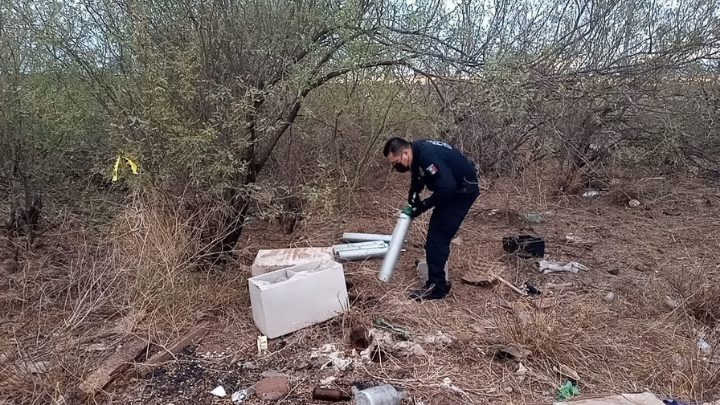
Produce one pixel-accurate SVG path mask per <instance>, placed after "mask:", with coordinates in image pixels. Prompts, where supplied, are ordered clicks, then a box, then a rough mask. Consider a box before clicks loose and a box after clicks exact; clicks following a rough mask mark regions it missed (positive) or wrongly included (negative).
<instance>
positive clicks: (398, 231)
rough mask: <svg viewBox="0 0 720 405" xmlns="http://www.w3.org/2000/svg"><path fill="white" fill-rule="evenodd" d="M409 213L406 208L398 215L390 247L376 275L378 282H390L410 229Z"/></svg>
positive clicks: (408, 208) (409, 210)
mask: <svg viewBox="0 0 720 405" xmlns="http://www.w3.org/2000/svg"><path fill="white" fill-rule="evenodd" d="M410 213H411V208H410V206H407V207H405V208H403V209H402V211H400V213H399V214H398V220H397V223H395V229H393V233H392V237H391V238H390V246H389V248H388V251H387V253H386V254H385V257H384V258H383V262H382V266H381V267H380V273H379V274H378V279H380V281H383V282H386V283H387V282H388V281H390V277H392V274H393V271H395V264H396V263H397V261H398V258H399V257H400V251H401V250H402V246H403V242H404V241H405V237H406V236H407V233H408V230H409V229H410V224H411V223H412V218H411V217H410Z"/></svg>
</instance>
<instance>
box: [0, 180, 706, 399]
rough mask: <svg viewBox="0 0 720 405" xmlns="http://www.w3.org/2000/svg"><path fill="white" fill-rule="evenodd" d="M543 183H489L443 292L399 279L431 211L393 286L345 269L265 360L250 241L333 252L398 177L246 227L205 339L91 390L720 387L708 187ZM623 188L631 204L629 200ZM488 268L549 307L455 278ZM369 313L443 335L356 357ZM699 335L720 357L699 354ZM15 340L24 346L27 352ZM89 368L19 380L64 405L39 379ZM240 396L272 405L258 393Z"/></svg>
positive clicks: (455, 251) (186, 395)
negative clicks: (534, 238)
mask: <svg viewBox="0 0 720 405" xmlns="http://www.w3.org/2000/svg"><path fill="white" fill-rule="evenodd" d="M539 184H543V183H542V182H541V181H538V179H532V178H526V179H524V180H518V181H506V182H498V183H496V184H494V185H491V186H488V187H486V189H484V190H483V192H482V195H481V196H480V198H479V199H478V201H477V202H476V203H475V205H474V207H473V209H472V210H471V212H470V214H469V215H468V217H467V219H466V221H465V222H464V224H463V226H462V228H461V230H460V231H459V233H458V235H457V239H456V240H455V242H454V243H453V245H452V253H451V258H450V262H449V269H450V270H449V274H450V279H451V281H452V283H453V286H452V291H451V294H450V295H449V296H448V297H447V299H445V300H442V301H430V302H423V303H417V302H414V301H410V300H408V299H407V294H408V292H409V290H410V289H412V288H413V287H415V286H417V285H419V284H420V280H419V279H418V276H417V273H416V272H415V260H416V259H418V258H422V257H423V248H422V246H423V242H424V235H425V232H426V227H427V220H428V215H425V216H423V217H422V218H420V219H419V220H416V221H414V223H413V225H412V229H411V231H410V234H409V237H408V244H407V251H406V252H404V253H403V254H402V257H401V260H400V262H399V263H398V265H397V268H396V271H395V275H394V277H393V279H392V280H391V282H390V283H387V284H383V283H381V282H380V281H378V280H377V278H376V277H375V276H376V273H377V270H378V268H379V265H380V260H369V261H366V262H351V263H345V265H344V266H345V268H344V269H345V274H346V278H347V279H348V280H349V281H351V282H352V284H353V286H352V287H351V288H350V292H351V293H354V294H357V295H358V297H359V298H358V299H357V300H356V301H355V302H354V303H353V304H352V306H351V307H350V309H349V311H348V312H347V313H346V314H345V315H344V316H342V317H338V318H336V319H332V320H330V321H327V322H324V323H322V324H319V325H315V326H313V327H310V328H306V329H303V330H300V331H297V332H295V333H293V334H290V335H288V336H285V337H282V338H278V339H273V340H271V341H270V342H269V345H268V346H269V347H268V349H269V350H268V353H267V354H263V355H260V354H258V351H257V347H256V338H257V336H258V334H259V333H258V331H257V329H255V327H254V325H253V322H252V316H251V311H250V308H249V307H250V301H249V298H248V296H247V281H246V278H247V276H248V275H249V266H250V264H252V260H253V258H254V255H255V254H256V253H257V250H258V249H261V248H273V247H275V248H280V247H300V246H329V245H331V244H334V243H339V241H340V235H341V234H342V232H343V231H346V232H370V233H391V232H392V228H393V225H394V223H395V214H396V211H397V209H398V208H399V207H400V206H401V205H402V204H403V203H404V200H405V195H406V192H405V179H403V178H401V177H400V176H397V175H392V176H391V177H390V178H389V179H388V180H387V181H384V182H381V186H380V187H377V188H374V189H371V188H365V189H361V190H359V191H358V192H357V194H356V195H353V196H351V197H352V199H353V201H355V202H356V203H355V204H352V205H351V206H350V207H349V208H348V209H347V210H346V212H344V213H343V214H344V215H342V216H339V217H341V218H344V219H343V220H338V219H336V218H338V217H332V216H329V215H317V216H314V217H310V219H309V220H308V221H307V222H305V223H303V224H302V225H301V227H300V229H298V230H297V231H296V232H295V234H293V235H285V234H283V233H282V232H280V231H279V227H278V226H277V225H274V224H270V223H266V222H259V221H258V222H251V223H250V224H249V226H248V228H247V229H246V231H245V233H244V236H243V239H242V241H241V243H240V246H239V249H240V251H241V254H240V258H239V261H238V263H237V264H235V265H233V267H232V268H231V269H229V270H227V271H226V272H224V273H223V274H213V275H212V277H209V279H212V280H211V281H212V283H214V284H212V285H214V286H219V285H221V286H222V288H224V289H225V290H224V291H225V292H227V291H228V290H229V291H231V292H232V296H233V299H232V300H230V301H227V302H226V303H225V304H223V305H222V306H217V305H215V306H212V310H208V311H207V312H208V313H212V317H210V318H209V319H212V320H213V323H212V328H211V332H210V333H209V334H208V335H207V336H206V337H205V338H204V339H203V340H202V342H201V344H199V345H196V346H191V347H189V348H187V349H186V350H185V351H183V352H182V353H181V354H179V355H178V356H177V359H176V360H173V361H170V362H168V363H166V364H165V365H163V366H162V367H160V368H158V369H156V370H154V371H153V372H152V373H150V374H149V375H147V376H146V377H144V378H129V379H128V378H126V379H121V380H120V381H118V382H117V383H115V384H113V385H111V386H109V387H108V388H107V389H106V391H107V395H104V396H102V397H99V398H98V399H97V401H98V402H99V403H112V404H148V405H155V404H157V405H160V404H164V405H165V404H175V405H180V404H229V403H231V402H230V400H229V396H228V397H226V398H222V399H221V398H216V397H213V396H212V395H211V394H210V391H211V390H212V389H213V388H215V387H216V386H218V385H222V386H223V387H224V388H225V390H226V391H227V392H228V395H229V393H232V392H234V391H236V390H240V389H243V388H248V387H250V386H252V385H253V384H254V383H255V382H256V381H258V380H259V379H260V378H262V375H263V373H264V372H265V373H267V372H268V371H277V372H281V373H284V374H287V375H288V376H289V377H290V380H291V391H290V393H289V394H288V395H287V396H286V397H285V398H283V399H281V400H280V401H278V402H277V403H278V404H315V403H322V402H320V401H313V400H312V399H311V392H312V389H313V387H315V386H318V385H319V384H320V380H322V379H325V378H327V377H330V376H334V377H337V379H336V380H335V381H334V382H333V383H332V384H331V386H332V387H335V388H340V389H342V390H345V391H346V392H349V391H350V386H351V385H352V384H355V383H367V384H378V383H391V384H394V385H396V386H398V387H402V388H404V389H406V390H407V392H408V399H407V400H406V402H405V403H408V404H420V403H423V404H426V405H429V404H433V405H435V404H438V405H441V404H458V403H467V404H551V403H552V402H553V400H554V399H555V397H556V395H557V388H558V386H560V385H561V384H562V383H563V382H565V381H566V380H567V377H565V376H563V375H562V374H560V373H558V372H557V371H556V370H558V369H560V368H562V369H566V368H569V369H572V370H574V371H575V372H576V373H577V374H578V375H579V377H580V380H579V381H578V387H579V389H580V391H581V394H582V395H588V394H602V393H621V392H637V391H643V390H649V391H652V392H653V393H655V394H657V395H658V397H660V398H666V397H674V398H680V399H683V400H685V401H688V402H689V401H697V402H698V403H699V402H701V401H709V400H713V399H718V398H720V358H718V356H716V355H715V354H714V353H716V352H717V348H719V347H720V339H719V338H720V324H719V323H717V316H718V314H719V313H720V310H719V309H717V304H718V303H720V301H719V300H717V299H715V301H713V297H716V296H717V293H716V285H717V283H718V282H720V236H718V233H717V231H718V229H720V191H719V190H718V188H717V187H712V186H708V185H703V184H700V183H698V182H695V181H692V180H686V179H682V178H680V177H678V178H672V177H662V178H661V177H648V178H634V179H625V180H623V181H622V182H620V183H618V184H615V185H612V186H611V187H610V188H609V190H607V191H601V193H600V195H599V196H596V197H582V196H564V195H552V194H550V193H548V192H546V191H545V190H546V187H545V186H542V185H539ZM630 199H637V200H638V201H639V202H640V206H638V207H630V206H629V205H628V201H629V200H630ZM523 213H533V214H540V216H541V217H542V222H540V223H529V222H528V221H524V220H522V214H523ZM518 234H535V235H540V236H542V237H543V238H544V239H545V241H546V244H547V246H546V257H545V259H547V260H552V261H557V262H563V263H565V262H569V261H577V262H579V263H581V264H583V265H584V266H586V267H587V269H586V270H580V271H579V273H577V274H573V273H556V274H541V273H539V272H538V270H537V266H536V264H535V262H534V261H533V260H531V259H519V258H515V257H511V256H508V255H507V254H505V252H503V250H502V244H501V239H502V238H503V237H505V236H510V235H518ZM38 254H39V253H38ZM488 275H498V276H501V277H503V278H504V279H506V280H508V281H510V282H511V283H513V284H514V285H516V286H521V285H522V284H523V283H525V282H530V283H532V284H533V285H534V286H537V287H538V288H539V289H540V290H541V291H542V293H543V298H542V302H544V303H546V304H547V305H546V306H547V307H544V308H539V306H542V305H539V303H538V302H539V301H540V297H539V296H533V295H531V296H528V297H524V296H521V295H519V294H518V293H516V292H514V291H512V290H511V289H510V288H508V287H506V286H504V285H502V284H496V285H494V286H492V287H489V288H488V287H479V286H474V285H469V284H465V283H463V282H461V277H463V276H465V277H476V278H477V277H481V276H488ZM211 281H209V283H210V282H211ZM21 288H23V286H22V285H20V284H19V283H9V284H8V286H7V287H6V288H4V289H3V292H1V293H0V294H3V296H2V299H0V303H3V302H4V303H6V304H7V308H9V309H10V310H11V311H12V310H13V309H17V308H19V307H18V304H17V303H14V304H13V303H12V299H11V298H10V297H11V296H13V297H16V298H17V297H18V296H19V294H18V291H17V289H21ZM24 288H29V287H27V286H26V287H24ZM608 293H612V294H613V297H612V299H610V298H609V297H608ZM13 294H14V295H13ZM74 299H78V297H75V298H74ZM53 301H54V304H48V306H49V308H50V307H52V308H55V310H56V311H65V312H66V313H67V314H68V315H66V317H67V316H70V314H72V302H71V301H72V299H70V298H66V299H65V301H64V303H63V302H58V298H55V299H54V300H53ZM208 301H211V297H208ZM3 305H5V304H3ZM21 315H22V314H5V315H3V317H4V321H3V322H4V323H3V328H2V334H1V335H0V338H1V339H3V340H2V345H0V348H10V351H8V353H11V355H10V357H7V356H6V358H7V359H14V358H16V357H17V356H19V355H20V354H22V353H24V352H23V351H21V350H19V349H18V348H15V349H12V348H13V345H16V346H19V345H20V343H19V342H20V341H22V342H26V343H24V344H25V345H28V344H29V343H27V342H28V339H27V336H28V335H27V334H28V333H29V334H30V335H32V334H33V333H34V334H35V338H36V339H37V341H38V342H39V341H45V340H49V339H52V336H45V335H44V334H43V333H42V330H41V329H40V328H39V327H38V326H37V325H38V324H39V320H33V319H28V318H27V316H26V317H23V316H21ZM378 317H382V318H384V319H386V320H388V321H390V322H392V323H393V324H396V325H401V326H403V327H406V328H408V329H409V330H410V331H411V332H412V334H413V337H414V338H415V339H418V341H420V340H419V339H421V338H422V337H426V336H434V335H438V334H440V333H441V334H442V335H444V336H448V337H450V338H451V339H450V340H451V341H445V340H443V341H442V342H435V343H425V342H424V343H422V348H423V349H424V353H421V354H420V355H414V354H411V355H409V356H407V357H396V356H388V357H387V358H385V359H383V361H382V362H362V361H360V359H359V357H353V353H352V347H351V345H350V343H349V340H348V335H349V333H350V331H352V330H354V329H357V328H366V329H370V328H372V327H373V319H375V318H378ZM7 322H13V325H12V326H11V325H10V324H9V323H7ZM21 322H24V323H21ZM28 331H30V332H28ZM19 334H25V335H24V336H25V338H23V339H20V338H18V335H19ZM698 337H702V339H703V340H704V341H705V342H707V343H708V345H709V346H710V347H711V348H712V349H714V350H712V349H711V351H702V350H699V349H698ZM117 341H118V340H117V339H116V340H113V341H112V342H115V343H116V342H117ZM112 342H111V344H113V343H112ZM87 344H88V342H82V341H79V340H78V341H75V342H73V343H72V344H66V345H65V346H63V347H65V350H67V351H68V352H67V353H70V354H71V353H81V352H82V353H86V352H87V350H86V349H85V348H86V346H87ZM325 344H333V345H335V346H336V347H337V348H338V349H339V350H341V351H343V352H344V354H345V355H346V356H347V357H348V358H350V359H353V363H352V365H351V366H350V367H348V369H347V370H345V371H339V370H337V369H335V368H333V367H332V366H329V367H325V368H324V369H320V368H319V367H318V366H317V365H316V364H314V362H313V361H312V359H311V358H310V355H311V353H312V351H313V350H314V349H318V348H320V347H322V346H323V345H325ZM499 344H502V345H515V346H516V347H518V348H521V349H524V350H526V351H527V354H528V355H527V357H526V358H523V359H517V358H501V357H499V356H496V355H494V353H495V352H494V350H495V347H497V345H499ZM38 345H40V343H38ZM53 347H55V349H53V350H58V349H57V348H58V347H60V346H57V345H55V346H53ZM23 350H26V351H27V352H30V351H31V350H30V349H29V348H28V347H27V346H25V348H24V349H23ZM107 355H108V352H94V353H91V354H83V355H82V356H83V358H84V359H85V360H86V362H85V363H83V364H86V365H87V364H88V362H89V364H95V365H97V364H99V363H100V362H101V361H102V360H103V358H105V357H107ZM5 372H6V373H7V372H8V371H7V370H5ZM86 372H87V370H85V371H83V372H82V373H86ZM82 373H81V372H77V371H75V370H70V369H65V370H62V371H59V372H56V373H50V374H51V375H52V377H51V376H44V375H42V374H40V375H34V376H33V377H32V379H28V378H23V379H19V378H18V377H14V378H15V380H21V381H24V382H25V383H26V384H28V383H29V384H36V386H38V387H43V388H42V389H40V388H38V389H35V390H34V392H36V393H37V392H40V393H44V394H45V396H44V398H45V399H46V401H41V402H38V403H61V402H59V401H57V400H56V402H52V401H47V399H48V398H55V399H57V398H66V399H65V403H68V404H69V403H75V402H73V401H74V400H69V399H67V398H71V397H70V396H63V395H62V394H63V392H64V391H67V390H69V389H70V388H69V387H71V386H72V383H64V384H63V385H57V387H62V388H57V389H56V391H59V392H52V389H48V388H47V387H48V386H50V387H52V384H49V383H48V381H44V382H41V381H42V380H43V378H45V379H50V378H61V377H60V376H62V378H64V380H63V381H67V379H68V378H70V379H71V380H72V378H73V377H74V378H75V384H77V381H79V380H80V379H81V374H82ZM448 379H449V380H448ZM6 387H7V385H6ZM0 388H2V386H0ZM6 395H7V399H6V401H9V402H8V403H29V402H27V401H25V399H26V397H23V398H21V395H18V394H16V396H15V397H13V394H12V393H9V394H6ZM0 399H1V397H0ZM16 400H17V401H16ZM0 403H2V402H1V401H0ZM78 403H81V402H78ZM243 403H244V404H259V403H266V402H263V401H261V400H260V399H258V398H257V397H250V398H249V399H247V400H246V401H245V402H243Z"/></svg>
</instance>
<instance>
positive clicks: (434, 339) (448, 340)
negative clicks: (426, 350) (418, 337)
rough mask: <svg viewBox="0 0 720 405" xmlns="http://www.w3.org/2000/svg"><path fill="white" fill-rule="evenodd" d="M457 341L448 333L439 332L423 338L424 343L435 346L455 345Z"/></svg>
mask: <svg viewBox="0 0 720 405" xmlns="http://www.w3.org/2000/svg"><path fill="white" fill-rule="evenodd" d="M456 340H457V339H456V338H455V337H453V336H451V335H448V334H446V333H442V332H441V331H438V333H436V334H434V335H426V336H424V337H423V338H422V341H423V342H424V343H429V344H433V345H436V344H445V345H449V344H452V343H455V341H456Z"/></svg>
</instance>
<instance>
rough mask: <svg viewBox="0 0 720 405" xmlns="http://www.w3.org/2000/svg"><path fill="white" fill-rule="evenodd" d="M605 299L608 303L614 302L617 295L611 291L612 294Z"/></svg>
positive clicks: (608, 294)
mask: <svg viewBox="0 0 720 405" xmlns="http://www.w3.org/2000/svg"><path fill="white" fill-rule="evenodd" d="M603 299H604V300H605V301H607V302H612V300H614V299H615V293H614V292H612V291H611V292H609V293H607V295H606V296H605V298H603Z"/></svg>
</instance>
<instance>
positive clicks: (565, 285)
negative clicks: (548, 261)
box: [545, 283, 575, 288]
mask: <svg viewBox="0 0 720 405" xmlns="http://www.w3.org/2000/svg"><path fill="white" fill-rule="evenodd" d="M574 286H575V284H573V283H547V284H545V288H572V287H574Z"/></svg>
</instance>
